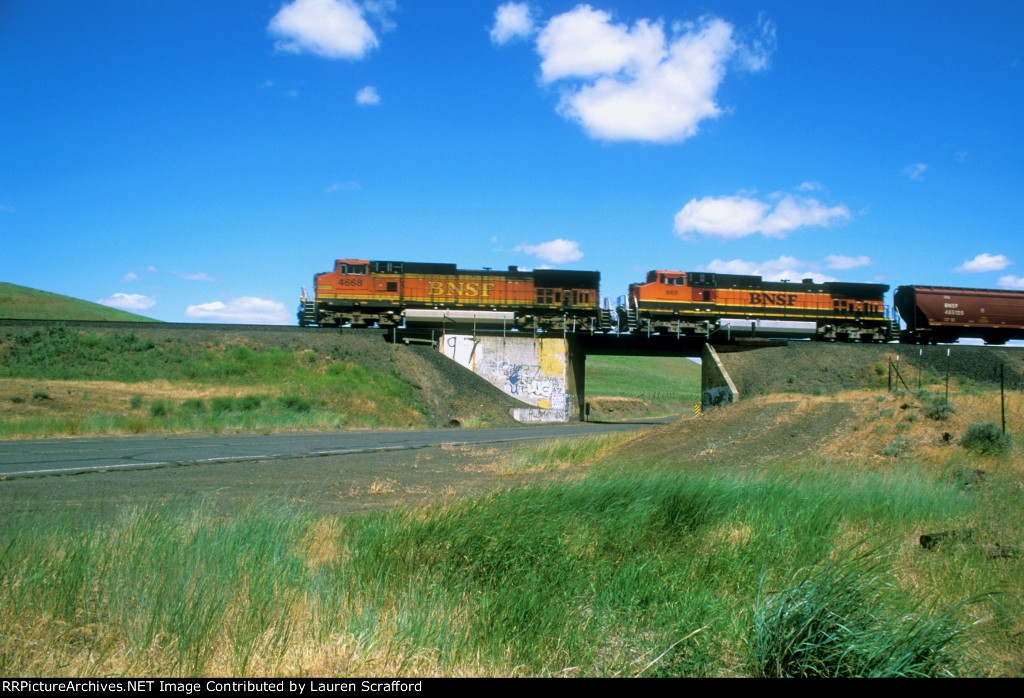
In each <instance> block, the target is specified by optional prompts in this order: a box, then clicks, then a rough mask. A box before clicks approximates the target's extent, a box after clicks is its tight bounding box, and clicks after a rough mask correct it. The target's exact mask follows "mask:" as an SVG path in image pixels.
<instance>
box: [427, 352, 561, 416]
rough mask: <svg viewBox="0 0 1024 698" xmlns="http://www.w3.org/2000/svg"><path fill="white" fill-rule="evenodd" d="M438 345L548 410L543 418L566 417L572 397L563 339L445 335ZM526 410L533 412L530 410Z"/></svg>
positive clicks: (505, 388) (511, 392)
mask: <svg viewBox="0 0 1024 698" xmlns="http://www.w3.org/2000/svg"><path fill="white" fill-rule="evenodd" d="M439 348H440V350H441V351H442V352H443V353H444V354H445V355H446V356H448V357H449V358H450V359H453V360H455V361H457V362H458V363H460V364H462V365H463V366H465V367H466V368H468V369H469V370H471V371H473V372H474V373H476V374H477V375H479V376H481V377H483V378H485V379H487V380H488V381H489V382H490V383H491V384H492V385H494V386H495V387H497V388H500V389H501V390H502V391H503V392H505V393H507V394H509V395H511V396H512V397H514V398H516V399H517V400H521V401H523V402H525V403H527V404H530V405H533V406H534V407H535V408H538V409H541V410H550V411H551V412H552V414H549V415H546V417H545V419H552V420H565V419H567V418H568V410H569V409H570V408H571V406H572V397H571V396H570V395H567V394H566V392H565V391H566V381H567V380H568V379H567V377H566V355H565V342H564V340H533V339H520V338H515V339H511V338H509V339H506V338H498V337H493V338H492V337H470V336H468V335H448V336H446V337H445V338H444V341H443V342H442V343H441V346H440V347H439ZM527 413H531V414H532V412H530V411H529V410H527ZM525 415H526V413H524V417H525ZM517 419H519V418H518V417H517ZM530 421H535V420H530Z"/></svg>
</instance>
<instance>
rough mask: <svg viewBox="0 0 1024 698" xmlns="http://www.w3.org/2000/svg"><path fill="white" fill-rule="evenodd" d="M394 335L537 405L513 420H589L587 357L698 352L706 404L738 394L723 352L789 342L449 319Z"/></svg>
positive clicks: (519, 411) (694, 354) (728, 335)
mask: <svg viewBox="0 0 1024 698" xmlns="http://www.w3.org/2000/svg"><path fill="white" fill-rule="evenodd" d="M719 335H720V336H719ZM389 338H390V339H391V340H392V341H396V342H406V343H416V342H423V343H427V342H429V343H430V344H432V345H434V346H436V347H437V348H438V350H439V351H440V352H441V353H443V354H444V355H445V356H447V357H448V358H449V359H452V360H453V361H455V362H457V363H459V364H460V365H462V366H464V367H465V368H467V369H469V370H471V371H473V372H474V373H476V374H477V375H479V376H481V377H482V378H484V379H486V380H487V381H488V382H490V383H491V384H492V385H494V386H495V387H497V388H499V389H500V390H502V391H503V392H505V393H507V394H508V395H511V396H512V397H514V398H516V399H518V400H520V401H521V402H524V403H527V404H529V405H532V407H523V408H521V409H517V410H516V411H515V414H514V416H515V418H516V419H517V420H519V421H522V422H546V421H552V422H555V421H557V422H562V421H572V420H584V419H586V361H587V356H588V355H615V356H679V357H689V358H700V359H701V360H702V377H701V403H702V405H703V406H704V407H709V406H715V405H721V404H726V403H729V402H732V401H733V400H734V399H735V397H736V388H735V386H734V385H732V383H731V382H730V380H729V377H728V375H727V374H726V372H725V370H724V369H723V368H722V365H721V362H720V361H719V360H718V354H719V353H724V352H733V351H748V350H751V349H759V348H765V347H770V346H784V344H785V343H784V342H779V341H774V340H769V339H764V338H757V337H751V336H743V333H735V334H733V333H731V332H730V333H718V335H716V336H715V337H714V339H713V343H709V342H708V341H707V339H706V337H705V336H697V337H694V336H686V335H678V336H677V335H673V334H667V335H662V334H652V335H646V334H616V333H607V334H589V333H575V334H574V333H550V332H549V333H528V332H511V331H509V332H506V331H501V330H478V329H476V328H474V327H472V325H467V324H463V325H455V324H450V325H447V326H446V327H445V328H444V329H443V330H439V329H430V330H425V329H414V330H409V329H395V330H393V331H391V332H390V337H389Z"/></svg>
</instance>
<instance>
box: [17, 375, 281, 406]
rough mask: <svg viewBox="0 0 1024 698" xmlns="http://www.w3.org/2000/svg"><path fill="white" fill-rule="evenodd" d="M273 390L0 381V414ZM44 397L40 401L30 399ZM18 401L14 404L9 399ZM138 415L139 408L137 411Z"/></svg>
mask: <svg viewBox="0 0 1024 698" xmlns="http://www.w3.org/2000/svg"><path fill="white" fill-rule="evenodd" d="M277 392H279V391H275V389H274V387H273V386H260V387H259V389H258V390H253V389H252V388H246V387H228V386H217V387H215V388H212V387H204V386H201V385H198V384H190V383H182V382H174V383H172V382H170V381H166V380H153V381H145V382H141V383H120V382H117V381H94V380H88V381H86V380H36V379H27V378H0V413H7V414H44V413H50V412H53V411H54V410H59V411H61V412H69V413H73V414H87V413H90V412H110V413H115V414H116V413H118V412H120V413H127V412H130V411H131V409H132V408H131V405H130V401H131V399H132V396H133V395H138V396H140V397H141V399H142V402H143V404H148V403H150V402H153V401H154V400H188V399H203V400H206V399H210V398H213V397H244V396H246V395H254V394H259V395H266V394H272V395H275V394H276V393H277ZM38 393H46V394H47V395H48V396H49V397H48V398H44V399H40V398H34V397H33V395H35V394H38ZM19 397H20V398H22V399H23V400H24V402H17V401H15V400H12V398H19ZM139 409H140V411H141V410H142V408H139Z"/></svg>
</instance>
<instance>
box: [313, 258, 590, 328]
mask: <svg viewBox="0 0 1024 698" xmlns="http://www.w3.org/2000/svg"><path fill="white" fill-rule="evenodd" d="M600 280H601V275H600V273H599V272H596V271H565V270H556V269H536V270H534V271H520V270H519V269H518V267H509V268H508V271H494V270H491V269H473V270H467V269H458V268H457V267H456V266H455V265H454V264H433V263H424V262H380V261H370V260H366V259H339V260H337V261H336V262H335V264H334V269H333V270H332V271H327V272H323V273H321V274H317V275H316V276H315V277H314V279H313V296H312V298H310V297H307V296H306V292H305V289H303V292H302V298H301V301H300V302H301V306H300V308H299V324H300V325H319V326H321V327H337V326H340V325H344V324H348V325H351V326H352V327H367V326H369V325H373V324H377V325H378V326H380V327H394V326H396V325H399V324H401V323H402V322H403V320H404V321H407V322H413V321H416V320H420V321H423V322H436V323H438V324H441V323H444V322H447V321H457V320H461V321H463V322H473V323H474V324H476V323H480V324H485V323H488V322H490V323H492V324H497V325H500V326H507V327H508V328H509V329H512V328H513V327H516V328H519V329H527V330H532V329H544V330H561V329H566V330H570V331H595V330H597V329H601V328H605V327H607V325H609V324H610V319H609V318H608V317H607V316H606V315H605V314H607V313H608V311H603V313H602V311H601V308H600V296H599V295H598V293H599V292H598V286H599V284H600Z"/></svg>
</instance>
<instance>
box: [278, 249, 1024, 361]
mask: <svg viewBox="0 0 1024 698" xmlns="http://www.w3.org/2000/svg"><path fill="white" fill-rule="evenodd" d="M600 279H601V275H600V273H599V272H596V271H573V270H559V269H535V270H521V269H519V268H518V267H514V266H513V267H509V268H508V269H507V270H494V269H459V268H458V267H457V266H456V265H454V264H437V263H424V262H399V261H373V260H364V259H339V260H336V261H335V264H334V268H333V269H332V270H331V271H327V272H322V273H320V274H316V275H315V276H314V279H313V289H312V294H311V295H307V294H306V291H305V289H303V291H302V295H301V298H300V307H299V312H298V319H299V324H300V325H303V326H319V327H341V326H350V327H368V326H371V325H377V326H379V327H385V328H389V327H397V326H399V325H405V326H415V325H421V326H445V325H449V324H459V325H472V326H473V327H477V328H481V329H483V328H503V329H518V330H522V331H536V330H541V331H563V332H581V333H592V334H593V333H608V332H618V333H623V332H625V333H646V334H648V335H661V336H664V335H672V334H674V335H675V336H677V337H684V336H685V337H699V338H705V339H710V340H712V341H713V339H714V337H716V336H718V337H722V336H728V337H733V336H748V337H749V336H760V337H773V338H804V339H817V340H823V341H843V342H888V341H894V340H899V341H902V342H907V343H938V342H953V341H956V340H958V339H960V338H961V337H976V338H980V339H982V340H983V341H985V342H986V343H988V344H1004V343H1005V342H1007V341H1008V340H1011V339H1024V292H1021V291H1002V290H990V289H973V288H953V287H936V286H900V287H898V288H897V289H896V292H895V300H894V303H895V309H896V311H897V312H898V313H899V315H900V317H902V319H903V322H904V324H905V325H906V327H905V329H901V328H900V324H899V321H898V320H897V319H896V317H895V313H892V312H889V310H888V308H887V307H886V304H885V294H886V293H888V291H889V286H888V285H887V284H871V283H851V282H842V281H830V282H824V283H814V282H813V280H811V279H803V280H801V281H798V282H792V281H765V280H764V279H763V278H762V277H760V276H749V275H740V274H718V273H713V272H685V271H675V270H654V271H651V272H649V273H648V275H647V278H646V280H645V281H643V282H638V283H633V284H630V286H629V289H628V292H627V294H626V295H625V296H624V297H623V301H622V302H621V303H620V305H619V306H618V307H617V308H616V309H615V311H614V312H613V311H612V310H611V309H610V308H608V307H605V306H603V305H602V304H601V296H600V289H599V287H600Z"/></svg>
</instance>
